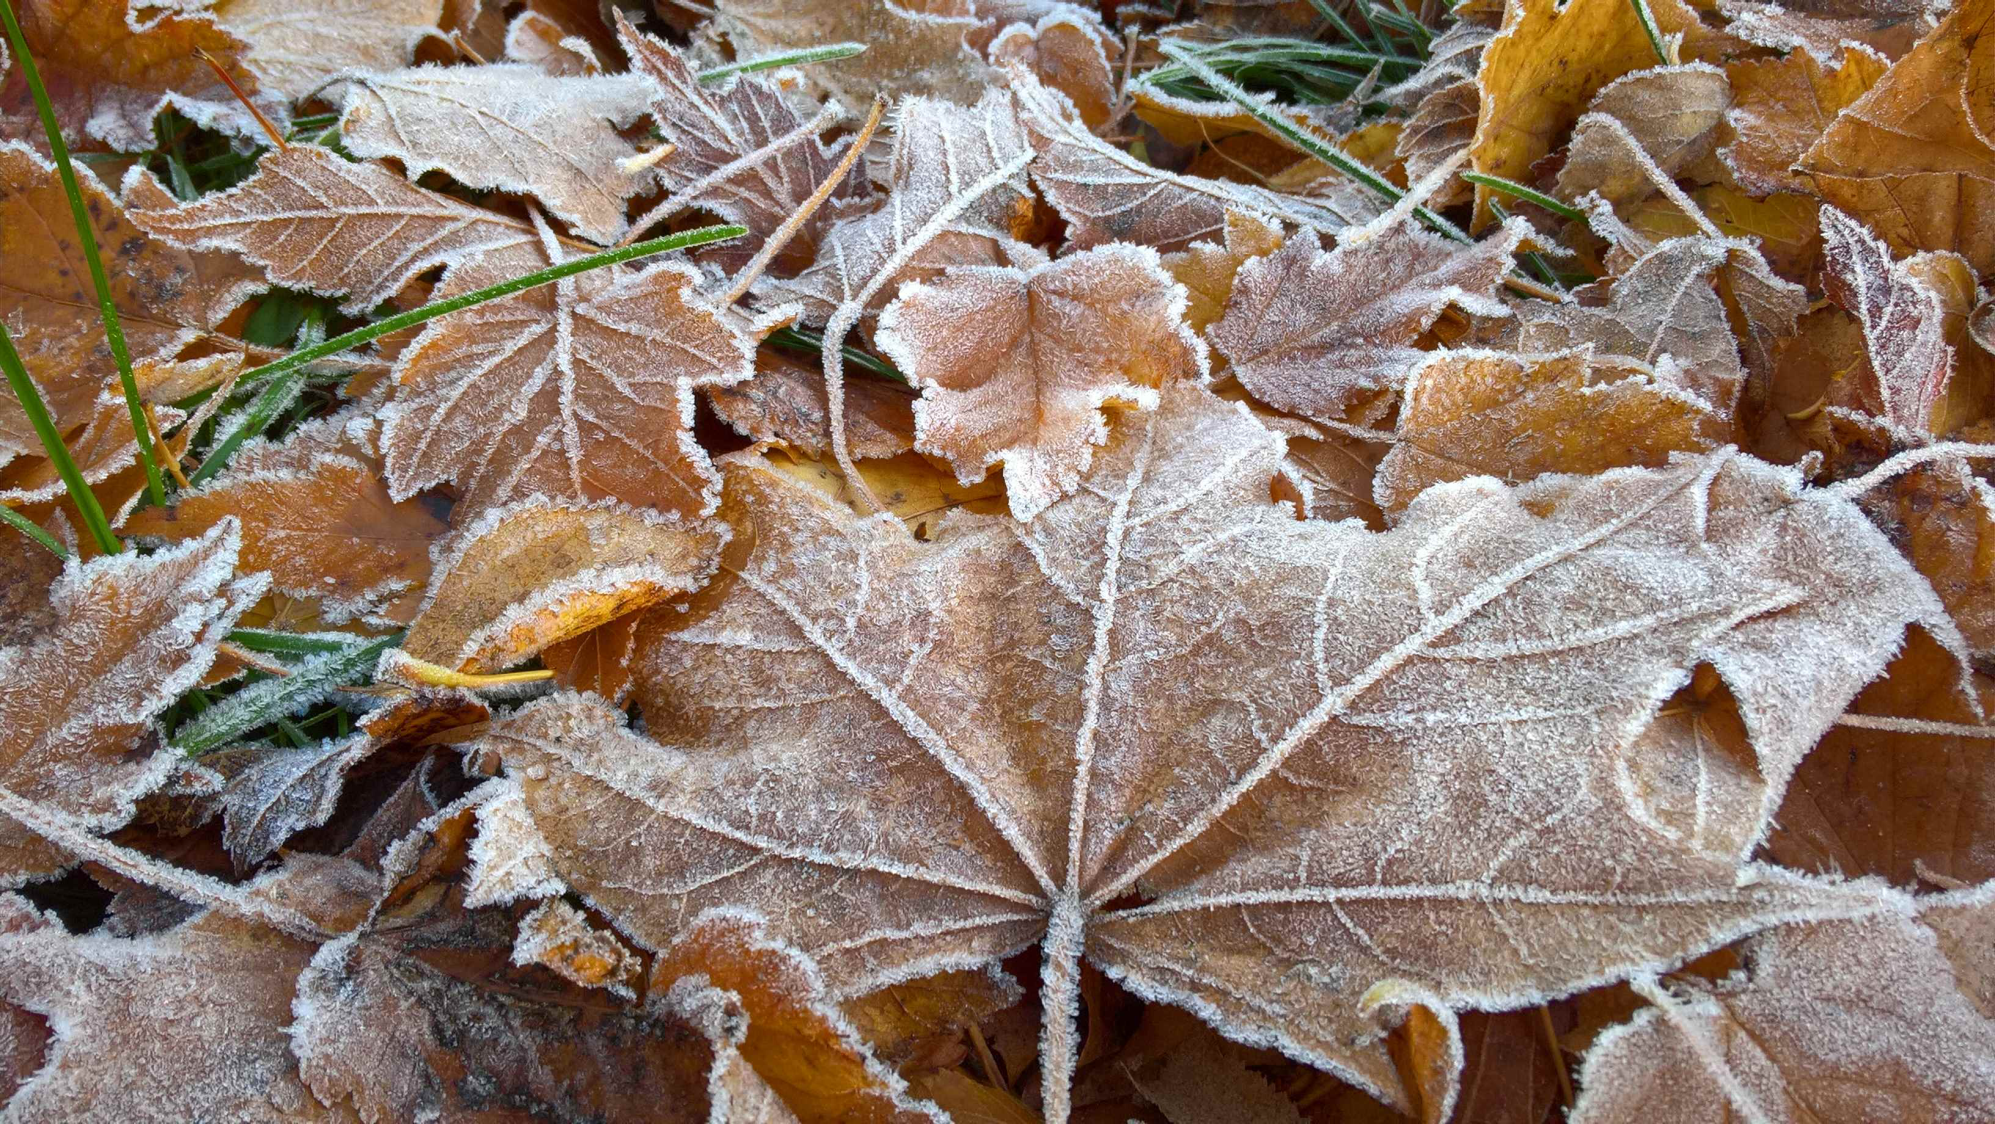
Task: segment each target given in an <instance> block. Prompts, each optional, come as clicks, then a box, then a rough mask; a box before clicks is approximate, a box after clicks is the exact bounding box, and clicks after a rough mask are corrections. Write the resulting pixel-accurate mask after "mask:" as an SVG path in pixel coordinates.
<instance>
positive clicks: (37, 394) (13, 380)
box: [0, 321, 125, 554]
mask: <svg viewBox="0 0 1995 1124" xmlns="http://www.w3.org/2000/svg"><path fill="white" fill-rule="evenodd" d="M0 369H4V370H5V371H6V373H7V385H8V386H10V387H13V388H14V397H16V398H18V399H20V400H21V409H22V410H23V411H24V412H25V413H26V414H27V415H28V422H29V423H30V424H31V425H33V426H34V427H35V436H37V437H39V438H41V439H42V450H43V451H44V452H46V453H47V454H48V459H49V461H50V463H52V464H54V465H55V471H56V474H57V475H58V476H61V477H62V486H63V487H65V488H67V489H69V498H70V499H71V500H74V501H75V503H76V510H77V511H78V512H80V513H82V515H83V525H84V526H85V527H86V528H88V529H89V531H90V537H91V538H94V539H96V540H97V546H98V547H99V549H101V550H103V552H104V553H106V554H117V553H120V552H121V551H123V550H124V549H125V547H124V544H123V543H120V542H119V541H118V536H116V535H114V534H112V533H111V524H110V522H109V521H108V520H106V519H105V518H104V509H103V507H101V506H100V505H99V504H98V503H97V493H95V492H93V491H91V490H90V485H89V483H87V482H86V481H85V480H84V479H83V471H82V470H81V469H79V468H77V467H76V459H75V458H74V457H71V456H70V455H69V446H67V445H64V444H63V443H62V434H61V433H59V432H57V431H56V428H55V421H54V419H52V418H50V417H49V414H48V404H47V403H45V402H43V401H42V392H41V391H39V390H37V389H35V382H34V380H33V379H31V378H29V377H28V368H27V366H26V365H25V364H23V363H22V362H21V353H20V352H18V351H15V350H14V337H13V336H11V335H8V334H7V325H6V323H5V322H4V321H0Z"/></svg>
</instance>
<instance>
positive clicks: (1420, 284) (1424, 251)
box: [1207, 220, 1530, 420]
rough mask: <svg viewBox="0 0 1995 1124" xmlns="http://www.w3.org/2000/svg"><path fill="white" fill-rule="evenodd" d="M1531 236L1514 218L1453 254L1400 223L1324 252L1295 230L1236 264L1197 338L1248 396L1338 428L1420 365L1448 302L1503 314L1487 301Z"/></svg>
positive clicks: (1317, 243) (1447, 246)
mask: <svg viewBox="0 0 1995 1124" xmlns="http://www.w3.org/2000/svg"><path fill="white" fill-rule="evenodd" d="M1529 233H1530V227H1529V226H1527V225H1526V224H1525V223H1524V222H1523V221H1522V220H1519V221H1518V222H1515V223H1510V224H1506V225H1505V226H1504V227H1503V229H1502V230H1500V231H1499V232H1497V233H1496V234H1494V235H1492V236H1490V237H1489V238H1486V239H1484V240H1483V241H1481V242H1480V243H1477V244H1476V245H1474V246H1472V247H1462V246H1459V245H1456V244H1455V243H1453V242H1449V241H1446V240H1444V239H1442V238H1441V237H1439V236H1438V235H1434V234H1429V233H1427V232H1426V231H1425V230H1421V229H1418V228H1416V227H1415V226H1413V225H1412V224H1410V223H1400V224H1398V225H1395V226H1393V227H1391V228H1389V229H1387V230H1386V231H1384V232H1383V233H1381V234H1380V235H1379V236H1378V237H1376V238H1374V239H1371V240H1369V241H1366V242H1363V243H1360V244H1357V245H1352V244H1349V243H1340V244H1339V245H1338V246H1337V248H1336V249H1334V250H1330V251H1328V252H1325V251H1324V250H1323V248H1322V244H1321V242H1320V241H1319V240H1318V238H1317V237H1316V236H1315V235H1314V234H1312V233H1309V232H1307V231H1304V232H1300V233H1297V234H1295V235H1292V236H1290V238H1289V239H1288V241H1287V242H1285V243H1284V244H1283V245H1282V248H1281V249H1280V250H1278V251H1276V252H1275V253H1272V254H1269V255H1268V256H1266V257H1263V258H1256V259H1254V260H1253V261H1250V262H1248V263H1247V264H1245V265H1243V266H1241V267H1240V272H1239V274H1238V276H1237V277H1236V278H1235V280H1234V284H1233V296H1232V299H1231V300H1230V301H1229V302H1228V303H1227V306H1226V315H1225V316H1224V317H1222V318H1221V319H1220V320H1219V322H1218V323H1216V324H1214V325H1213V326H1212V327H1211V329H1210V330H1209V331H1208V332H1207V335H1208V336H1210V338H1211V340H1212V343H1213V346H1214V347H1216V348H1217V349H1218V350H1219V353H1220V354H1221V355H1224V356H1225V357H1226V359H1227V360H1228V361H1229V362H1231V363H1232V365H1233V375H1234V377H1236V378H1238V379H1239V380H1240V385H1242V386H1244V387H1246V388H1247V390H1248V391H1249V392H1250V393H1252V394H1253V395H1254V397H1256V398H1258V399H1260V400H1261V401H1263V402H1266V403H1267V404H1268V405H1270V406H1273V407H1275V408H1277V409H1281V410H1287V411H1289V412H1291V413H1296V414H1302V415H1304V416H1305V417H1314V418H1323V419H1329V420H1337V419H1339V418H1342V417H1343V416H1344V415H1345V413H1346V412H1347V411H1349V410H1351V409H1352V408H1353V407H1355V406H1359V405H1363V404H1365V403H1366V402H1367V400H1372V399H1376V398H1378V397H1379V395H1380V392H1381V391H1384V392H1388V393H1389V392H1392V391H1396V390H1397V389H1398V388H1399V386H1400V384H1402V383H1404V382H1405V381H1406V376H1407V374H1408V372H1410V371H1411V370H1412V369H1413V367H1414V365H1415V364H1416V363H1418V362H1420V360H1421V359H1422V357H1423V353H1422V352H1421V351H1420V350H1419V349H1418V348H1416V347H1414V346H1413V344H1414V341H1416V340H1418V339H1419V338H1420V335H1421V333H1423V332H1425V331H1426V330H1427V329H1428V328H1429V327H1431V326H1432V325H1433V323H1434V321H1435V320H1436V319H1438V318H1439V317H1440V315H1441V313H1442V312H1443V311H1445V310H1446V309H1447V308H1448V307H1449V306H1450V305H1456V306H1460V307H1463V308H1466V309H1468V310H1470V311H1472V312H1476V313H1479V314H1482V315H1487V316H1502V315H1505V314H1506V312H1507V309H1505V307H1504V306H1503V304H1502V303H1501V302H1500V301H1497V300H1496V299H1495V297H1494V296H1493V293H1494V290H1495V288H1496V286H1497V285H1498V284H1500V283H1501V282H1502V280H1503V277H1504V275H1505V274H1507V273H1508V272H1509V271H1510V258H1511V255H1512V254H1513V253H1515V252H1516V250H1517V247H1518V245H1519V243H1521V242H1522V241H1523V240H1524V239H1525V238H1526V237H1527V236H1528V235H1529Z"/></svg>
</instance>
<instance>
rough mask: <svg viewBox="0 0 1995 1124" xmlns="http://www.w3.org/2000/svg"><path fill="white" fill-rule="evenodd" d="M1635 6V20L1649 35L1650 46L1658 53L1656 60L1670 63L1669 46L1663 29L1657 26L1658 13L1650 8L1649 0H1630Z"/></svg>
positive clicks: (1643, 31)
mask: <svg viewBox="0 0 1995 1124" xmlns="http://www.w3.org/2000/svg"><path fill="white" fill-rule="evenodd" d="M1628 3H1630V4H1633V5H1634V6H1635V20H1636V22H1637V23H1640V24H1641V25H1642V33H1643V34H1644V35H1647V36H1648V37H1649V48H1650V49H1651V50H1653V51H1655V53H1656V61H1657V62H1659V63H1661V64H1663V65H1664V66H1668V65H1670V61H1669V48H1667V47H1665V46H1663V37H1662V29H1661V28H1659V27H1657V26H1656V14H1655V13H1654V12H1652V11H1650V10H1649V0H1628Z"/></svg>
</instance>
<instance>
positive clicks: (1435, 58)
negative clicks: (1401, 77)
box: [1379, 20, 1496, 107]
mask: <svg viewBox="0 0 1995 1124" xmlns="http://www.w3.org/2000/svg"><path fill="white" fill-rule="evenodd" d="M1495 37H1496V29H1494V28H1492V27H1488V26H1486V25H1484V24H1482V23H1481V22H1478V21H1476V20H1458V21H1456V22H1454V23H1451V24H1449V25H1448V27H1447V30H1445V31H1443V32H1441V34H1440V35H1438V36H1436V37H1435V39H1434V42H1433V43H1431V44H1429V46H1428V50H1427V61H1426V62H1424V63H1422V64H1421V66H1420V69H1419V70H1417V71H1414V73H1413V77H1411V78H1408V79H1407V80H1406V81H1404V82H1401V83H1398V84H1397V85H1394V86H1388V87H1387V88H1385V89H1384V90H1381V91H1380V92H1379V94H1380V97H1382V98H1383V99H1385V100H1387V101H1389V102H1391V103H1392V104H1394V105H1398V106H1402V107H1405V106H1413V105H1417V104H1419V103H1420V101H1421V100H1422V99H1424V98H1427V97H1429V96H1431V95H1432V94H1434V93H1435V92H1436V91H1438V90H1442V89H1445V88H1447V87H1449V86H1452V85H1454V84H1455V83H1457V82H1459V81H1461V80H1463V79H1465V78H1466V79H1470V80H1473V79H1474V78H1475V76H1476V72H1477V71H1478V70H1480V69H1482V51H1483V48H1484V47H1487V46H1489V41H1490V40H1491V39H1494V38H1495Z"/></svg>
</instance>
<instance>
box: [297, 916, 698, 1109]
mask: <svg viewBox="0 0 1995 1124" xmlns="http://www.w3.org/2000/svg"><path fill="white" fill-rule="evenodd" d="M446 902H447V903H448V906H449V908H439V909H437V910H434V911H433V912H432V913H431V914H430V915H428V916H424V917H417V918H413V919H397V923H396V924H395V925H393V926H392V927H390V928H389V929H388V930H387V931H383V932H380V933H375V934H369V935H362V936H359V937H354V936H348V937H343V938H340V939H338V940H335V941H332V942H331V943H329V944H326V945H325V946H323V947H321V948H320V949H319V951H318V954H317V955H316V956H314V957H313V958H312V960H311V963H310V965H309V967H307V968H305V970H304V972H303V974H301V975H300V976H299V977H298V998H297V1001H296V1004H295V1007H294V1009H295V1011H296V1014H297V1021H296V1022H295V1023H293V1024H292V1025H291V1028H290V1033H291V1047H292V1050H293V1051H294V1052H295V1054H296V1055H297V1059H298V1064H299V1070H300V1072H301V1073H302V1075H303V1077H304V1080H305V1082H306V1083H307V1084H308V1085H309V1086H310V1087H311V1089H312V1090H313V1092H315V1093H317V1094H318V1096H319V1097H320V1099H322V1100H324V1101H326V1102H328V1103H334V1104H338V1103H341V1102H345V1103H347V1104H350V1105H351V1106H352V1108H353V1109H354V1110H355V1111H356V1112H357V1114H358V1115H359V1117H360V1119H361V1120H363V1121H366V1122H368V1124H387V1122H389V1121H401V1120H420V1119H424V1118H425V1117H428V1118H432V1119H469V1118H476V1117H477V1116H479V1115H482V1114H484V1113H493V1114H494V1115H495V1116H497V1118H501V1119H535V1120H553V1121H564V1122H576V1124H580V1122H582V1121H591V1120H657V1121H662V1122H668V1124H678V1122H681V1121H683V1122H685V1124H708V1122H709V1121H710V1120H711V1119H712V1118H711V1117H710V1116H709V1114H708V1107H709V1106H708V1074H709V1070H710V1068H711V1066H712V1064H713V1061H714V1056H715V1045H716V1043H715V1042H714V1041H713V1040H712V1039H710V1038H709V1037H708V1035H707V1034H706V1033H705V1032H703V1031H702V1029H701V1028H700V1027H699V1026H698V1025H696V1024H694V1023H692V1022H690V1021H688V1020H687V1019H686V1018H684V1017H683V1016H681V1015H680V1014H678V1013H677V1012H676V1011H674V1010H673V1009H672V1008H671V1006H670V1005H669V1004H668V1003H667V1002H666V1001H665V1000H666V997H665V996H663V995H657V996H655V997H654V998H653V1000H652V1001H651V1002H650V1003H649V1004H647V1005H645V1006H641V1007H640V1006H638V1005H636V1004H621V1003H615V1002H604V1000H605V999H607V998H608V996H606V995H605V993H603V992H601V991H597V990H593V989H590V990H584V989H582V988H578V987H576V986H574V985H572V984H568V983H566V982H565V981H562V980H560V979H558V978H557V977H554V976H551V975H548V974H545V973H540V972H535V971H532V970H530V969H529V970H519V969H514V968H513V967H512V964H511V961H512V947H513V926H512V924H511V922H510V921H509V919H508V917H507V915H506V914H504V913H502V912H499V911H497V910H463V909H461V908H456V907H458V906H459V905H460V904H461V903H459V902H457V901H455V900H453V899H446ZM471 1028H477V1029H476V1031H475V1032H474V1031H472V1030H471Z"/></svg>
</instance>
